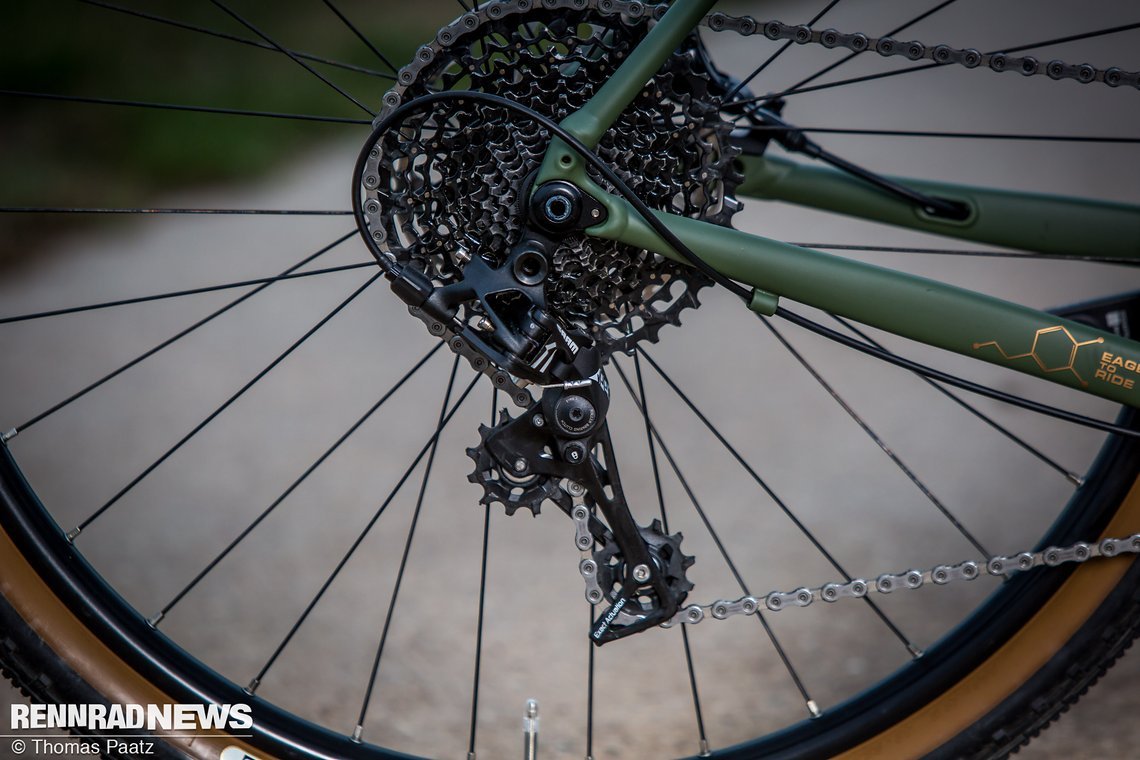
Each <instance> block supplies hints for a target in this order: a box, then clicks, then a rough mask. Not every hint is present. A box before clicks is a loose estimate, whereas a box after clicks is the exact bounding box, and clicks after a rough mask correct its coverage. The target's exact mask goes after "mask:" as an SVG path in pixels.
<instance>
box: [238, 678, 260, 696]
mask: <svg viewBox="0 0 1140 760" xmlns="http://www.w3.org/2000/svg"><path fill="white" fill-rule="evenodd" d="M258 686H261V679H260V678H255V679H253V680H252V681H250V682H249V685H248V686H246V687H245V688H244V689H242V691H244V692H245V693H246V694H249V695H250V696H253V694H254V693H255V692H256V691H257V687H258Z"/></svg>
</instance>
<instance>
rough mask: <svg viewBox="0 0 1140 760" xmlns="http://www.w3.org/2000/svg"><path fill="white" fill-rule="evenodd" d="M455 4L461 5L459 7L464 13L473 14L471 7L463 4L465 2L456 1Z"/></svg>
mask: <svg viewBox="0 0 1140 760" xmlns="http://www.w3.org/2000/svg"><path fill="white" fill-rule="evenodd" d="M455 2H457V3H459V7H460V8H462V9H463V10H464V11H466V12H468V13H470V12H471V9H470V8H469V7H467V3H465V2H463V0H455Z"/></svg>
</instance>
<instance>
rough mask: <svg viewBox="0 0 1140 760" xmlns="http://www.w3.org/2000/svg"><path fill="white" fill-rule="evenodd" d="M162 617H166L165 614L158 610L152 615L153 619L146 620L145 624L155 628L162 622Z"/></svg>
mask: <svg viewBox="0 0 1140 760" xmlns="http://www.w3.org/2000/svg"><path fill="white" fill-rule="evenodd" d="M164 617H166V613H165V612H162V611H161V610H160V611H159V612H158V613H156V614H155V615H154V617H151V618H148V619H147V621H146V624H147V625H149V626H150V627H151V628H157V627H158V624H159V623H161V622H162V619H163V618H164Z"/></svg>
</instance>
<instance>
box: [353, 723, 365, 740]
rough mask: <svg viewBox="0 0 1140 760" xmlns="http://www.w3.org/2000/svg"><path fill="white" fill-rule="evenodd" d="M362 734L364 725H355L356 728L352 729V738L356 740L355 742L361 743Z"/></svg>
mask: <svg viewBox="0 0 1140 760" xmlns="http://www.w3.org/2000/svg"><path fill="white" fill-rule="evenodd" d="M362 736H364V726H361V725H357V727H356V728H354V729H352V740H353V741H354V742H356V743H357V744H360V743H361V738H360V737H362Z"/></svg>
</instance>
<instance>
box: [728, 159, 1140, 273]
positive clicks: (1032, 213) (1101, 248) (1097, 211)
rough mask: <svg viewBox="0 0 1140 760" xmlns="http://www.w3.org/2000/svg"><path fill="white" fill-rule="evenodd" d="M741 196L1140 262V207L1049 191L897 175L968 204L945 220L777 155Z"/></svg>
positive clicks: (750, 175)
mask: <svg viewBox="0 0 1140 760" xmlns="http://www.w3.org/2000/svg"><path fill="white" fill-rule="evenodd" d="M742 162H743V164H744V175H745V180H744V183H743V184H742V185H741V186H740V187H739V188H738V189H737V193H738V194H740V195H750V196H753V197H758V198H766V199H770V200H781V201H787V202H789V203H794V204H796V205H800V206H809V207H811V208H818V209H824V210H827V211H835V212H837V213H840V214H846V215H848V216H854V217H858V218H860V219H870V220H873V221H878V222H885V223H887V224H892V225H895V226H898V227H906V228H908V229H915V230H921V231H923V232H933V233H935V234H938V235H942V236H945V237H952V238H959V239H962V240H973V241H976V242H980V243H989V244H992V245H1001V246H1007V247H1010V248H1018V249H1021V250H1025V251H1036V252H1038V253H1048V254H1055V255H1061V256H1102V257H1113V258H1122V259H1140V207H1137V206H1132V205H1128V204H1124V203H1113V202H1110V201H1096V200H1086V199H1081V198H1066V197H1063V196H1058V195H1045V194H1042V193H1028V192H1015V191H1011V190H991V189H988V188H981V187H970V186H968V185H957V184H951V183H947V182H931V181H928V180H918V179H907V178H901V177H895V178H893V179H896V180H897V181H899V182H900V183H902V184H903V185H906V186H908V187H913V188H915V189H916V190H921V191H922V192H924V193H927V194H930V195H934V196H938V197H942V198H947V199H950V200H956V201H962V202H964V203H967V204H968V205H969V206H970V207H971V209H972V213H971V214H970V217H969V218H967V219H966V220H964V221H962V222H954V221H945V220H939V219H937V218H935V217H931V216H930V215H928V214H926V213H925V212H923V211H921V210H919V209H917V208H916V207H915V206H914V205H912V204H910V203H907V202H906V201H902V200H900V199H897V198H895V197H894V196H891V195H887V194H886V193H884V192H883V191H881V190H879V189H878V188H875V187H873V186H871V185H869V184H867V183H866V182H863V181H862V180H859V179H856V178H854V177H852V176H850V175H848V174H845V173H843V172H840V171H837V170H835V169H831V168H829V167H822V166H813V165H810V164H802V163H798V162H795V161H789V160H787V159H782V158H775V157H761V156H748V157H745V158H743V159H742Z"/></svg>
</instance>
